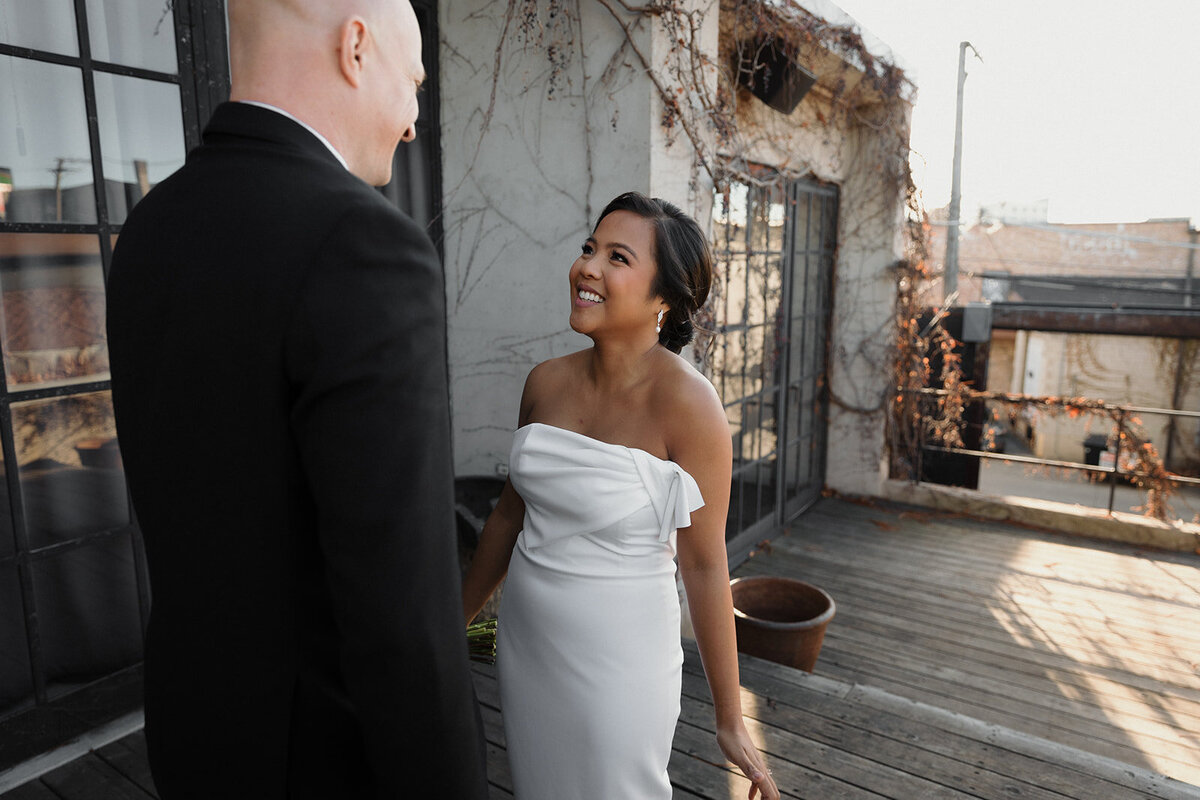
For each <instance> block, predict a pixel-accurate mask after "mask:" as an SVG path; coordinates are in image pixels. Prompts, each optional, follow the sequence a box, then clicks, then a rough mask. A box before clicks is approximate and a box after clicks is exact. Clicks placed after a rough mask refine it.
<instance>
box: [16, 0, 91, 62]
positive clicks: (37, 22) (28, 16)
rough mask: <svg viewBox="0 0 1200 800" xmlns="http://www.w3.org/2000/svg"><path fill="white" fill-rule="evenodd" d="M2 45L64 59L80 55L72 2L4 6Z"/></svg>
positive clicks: (41, 0) (32, 0) (35, 0)
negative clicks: (42, 51)
mask: <svg viewBox="0 0 1200 800" xmlns="http://www.w3.org/2000/svg"><path fill="white" fill-rule="evenodd" d="M0 42H3V43H4V44H12V45H16V46H18V47H32V48H33V49H34V50H46V51H47V52H50V53H60V54H62V55H64V56H77V55H79V37H78V34H77V33H76V31H75V4H74V3H73V2H72V0H23V1H22V0H18V1H17V2H10V1H9V0H4V2H0Z"/></svg>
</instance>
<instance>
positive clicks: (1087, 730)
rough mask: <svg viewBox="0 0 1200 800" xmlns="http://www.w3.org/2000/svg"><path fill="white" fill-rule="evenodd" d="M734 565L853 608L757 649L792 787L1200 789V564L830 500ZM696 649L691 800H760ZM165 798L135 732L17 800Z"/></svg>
mask: <svg viewBox="0 0 1200 800" xmlns="http://www.w3.org/2000/svg"><path fill="white" fill-rule="evenodd" d="M735 574H736V575H760V574H771V575H785V576H789V577H794V578H799V579H801V580H805V581H808V582H810V583H815V584H818V585H820V586H821V587H822V588H824V589H826V590H827V591H829V592H830V593H831V594H832V595H833V596H834V598H835V599H836V601H837V604H838V612H837V616H836V617H835V619H834V620H833V622H832V623H831V624H830V626H829V629H828V631H827V633H826V638H825V645H824V649H823V650H822V651H821V656H820V659H819V660H818V662H817V667H816V671H815V674H813V675H809V674H807V673H803V672H798V671H796V670H792V669H788V668H785V667H780V666H777V665H774V664H770V663H768V662H764V661H760V660H757V659H752V658H746V657H742V659H741V669H742V685H743V706H744V709H745V713H746V716H747V719H748V723H749V727H750V730H751V733H752V735H754V736H755V737H756V738H757V740H758V741H759V743H760V744H761V745H762V746H763V747H764V749H765V750H766V751H767V753H768V758H769V759H770V764H771V767H772V769H773V770H774V773H775V777H776V779H777V782H778V783H779V786H780V788H781V790H783V792H784V793H785V796H788V797H801V798H810V800H830V799H831V798H894V800H913V799H914V798H947V799H950V798H996V799H997V800H999V799H1000V798H1004V799H1005V800H1009V799H1010V798H1014V797H1020V798H1036V799H1039V800H1040V799H1044V800H1063V799H1064V798H1077V799H1078V800H1125V799H1126V798H1129V799H1130V800H1132V798H1163V799H1164V800H1200V787H1198V786H1195V785H1192V784H1197V783H1200V757H1198V754H1200V735H1198V734H1197V731H1200V663H1198V662H1200V557H1197V556H1194V555H1182V554H1176V553H1163V552H1157V551H1147V550H1143V549H1139V548H1137V547H1132V546H1122V545H1114V544H1110V543H1098V542H1094V541H1087V540H1082V539H1077V538H1070V537H1065V536H1059V535H1056V534H1051V533H1045V532H1040V531H1030V530H1026V529H1023V528H1018V527H1014V526H1010V525H1006V524H1003V523H995V522H980V521H976V520H972V519H968V518H964V517H962V516H955V515H949V514H939V513H935V512H927V511H921V510H916V509H912V508H906V507H902V506H895V505H887V504H882V503H880V504H877V505H863V504H855V503H850V502H847V501H844V500H835V499H827V500H823V501H821V502H820V503H818V504H817V505H816V506H815V507H814V508H813V509H812V510H811V511H809V512H808V513H806V514H805V515H804V516H803V517H801V518H800V519H799V520H798V521H797V523H796V524H795V525H794V526H793V527H792V530H791V532H790V533H788V534H787V535H785V536H780V537H779V538H777V539H776V540H774V541H773V542H772V543H771V544H770V545H769V546H768V547H764V548H763V549H762V550H760V551H759V552H758V553H757V554H756V555H755V556H754V557H753V558H751V559H750V560H749V561H748V562H746V563H745V564H743V565H742V566H741V567H740V568H739V569H738V570H737V571H736V573H735ZM685 656H686V657H685V664H684V680H683V704H682V713H681V718H680V723H679V727H678V729H677V731H676V737H675V750H674V753H673V755H672V761H671V777H672V781H673V783H674V785H675V796H676V797H678V798H697V797H702V798H714V799H719V800H725V799H726V798H729V799H730V800H732V798H744V797H745V796H746V792H747V789H748V784H747V782H746V781H745V779H744V778H742V777H741V776H740V775H736V774H734V773H733V772H732V771H730V770H728V769H726V767H725V761H724V758H723V757H722V755H721V753H720V751H719V750H718V749H717V746H716V741H715V737H714V735H713V724H712V702H711V698H710V697H709V693H708V687H707V684H706V683H705V681H704V676H703V670H702V668H701V667H700V660H699V656H698V654H697V653H696V651H695V648H694V646H692V645H690V644H688V645H685ZM475 678H476V687H477V692H478V695H479V698H480V701H481V704H482V706H483V709H482V710H483V720H484V725H485V729H486V735H487V739H488V745H489V764H488V767H489V775H490V777H491V780H492V783H493V787H492V788H493V796H494V797H496V798H507V797H511V794H510V791H511V782H510V780H509V775H508V769H507V764H506V761H505V756H504V732H503V728H502V725H501V717H500V710H499V707H498V706H499V702H498V691H497V687H496V680H495V672H494V670H493V669H491V668H487V667H477V668H476V670H475ZM2 777H3V776H0V778H2ZM2 785H3V784H2V783H0V786H2ZM89 787H90V788H89ZM99 787H103V791H102V792H99V793H98V792H97V789H98V788H99ZM85 789H86V790H85ZM152 792H153V786H152V785H151V784H150V783H149V775H148V772H147V771H146V770H145V761H144V744H143V740H142V739H141V734H140V733H135V734H132V735H130V736H126V737H124V738H122V739H120V740H118V741H116V742H113V743H112V744H109V745H107V746H106V747H104V748H99V749H97V750H96V751H94V752H92V753H89V754H87V755H83V756H81V757H80V758H77V759H75V760H74V761H71V762H70V763H68V764H66V765H64V766H61V767H58V768H57V769H56V770H53V771H51V772H49V773H47V774H45V775H43V776H41V777H40V778H38V779H35V780H33V781H30V782H28V783H25V784H24V785H23V786H21V787H20V788H18V789H15V790H13V791H10V792H8V793H5V794H4V795H3V798H4V800H50V799H51V798H58V799H59V800H76V799H77V798H79V799H80V800H81V799H82V798H84V797H88V798H108V797H112V798H131V799H132V798H137V800H144V799H145V798H148V797H153V793H152ZM614 800H615V799H614Z"/></svg>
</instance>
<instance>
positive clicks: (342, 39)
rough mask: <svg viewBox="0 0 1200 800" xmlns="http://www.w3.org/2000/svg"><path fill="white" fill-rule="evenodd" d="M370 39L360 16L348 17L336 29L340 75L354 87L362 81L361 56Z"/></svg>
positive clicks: (365, 24) (368, 45) (364, 52)
mask: <svg viewBox="0 0 1200 800" xmlns="http://www.w3.org/2000/svg"><path fill="white" fill-rule="evenodd" d="M370 41H371V35H370V32H369V31H368V30H367V23H366V21H365V20H364V19H363V18H362V17H350V18H349V19H348V20H346V21H345V22H343V23H342V27H341V28H339V29H338V67H340V68H341V70H342V77H344V78H345V79H346V82H347V83H349V84H350V85H351V86H353V87H354V88H355V89H357V88H358V87H359V84H360V83H361V82H362V72H363V56H364V55H365V54H366V52H367V50H368V49H369V47H370Z"/></svg>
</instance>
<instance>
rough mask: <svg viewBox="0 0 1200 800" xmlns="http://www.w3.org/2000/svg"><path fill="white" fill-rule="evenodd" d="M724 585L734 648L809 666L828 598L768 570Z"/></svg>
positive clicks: (821, 635)
mask: <svg viewBox="0 0 1200 800" xmlns="http://www.w3.org/2000/svg"><path fill="white" fill-rule="evenodd" d="M729 588H730V590H731V591H732V592H733V618H734V624H735V626H736V627H737V647H738V651H739V652H742V653H745V654H746V655H751V656H757V657H758V658H765V659H766V660H768V661H774V662H775V663H777V664H785V665H787V666H789V667H796V668H798V669H802V670H804V671H805V672H812V671H813V666H815V665H816V663H817V654H818V653H820V652H821V642H822V641H824V639H825V626H826V625H828V624H829V621H830V620H831V619H833V614H834V611H835V606H834V603H833V598H832V597H830V596H829V594H828V593H827V592H825V591H824V590H823V589H819V588H817V587H816V586H812V585H811V584H807V583H804V582H803V581H797V580H792V579H791V578H777V577H773V576H767V575H761V576H755V577H748V578H735V579H733V580H732V581H730V582H729Z"/></svg>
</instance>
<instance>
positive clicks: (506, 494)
mask: <svg viewBox="0 0 1200 800" xmlns="http://www.w3.org/2000/svg"><path fill="white" fill-rule="evenodd" d="M548 372H552V370H550V369H547V366H546V362H543V363H542V364H539V365H537V366H536V367H534V368H533V369H532V370H530V371H529V377H527V378H526V379H525V388H524V389H523V390H522V392H521V410H520V412H519V414H518V418H517V425H518V427H520V426H522V425H527V424H528V423H529V421H530V420H531V419H532V418H533V412H534V407H535V406H536V405H537V398H538V397H539V396H540V395H542V394H543V393H544V392H545V388H544V387H545V385H546V383H547V373H548ZM524 524H525V501H524V500H522V499H521V495H519V494H517V490H516V489H514V488H513V485H512V481H511V480H507V481H505V482H504V488H503V489H502V490H501V491H500V499H499V500H498V501H497V503H496V507H495V508H494V509H492V513H491V514H489V515H488V518H487V521H486V522H485V523H484V524H483V530H482V531H480V533H479V545H478V546H477V547H476V548H475V556H474V557H473V558H472V559H471V566H470V567H468V568H467V574H466V576H465V577H464V578H463V586H462V599H463V614H464V615H465V616H466V624H467V625H470V624H471V620H473V619H475V616H476V615H477V614H478V613H479V612H480V611H481V610H482V609H483V606H484V604H485V603H487V601H488V598H489V597H491V596H492V592H494V591H496V587H497V586H499V585H500V581H502V580H503V579H504V576H505V575H507V574H508V562H509V561H510V560H511V559H512V551H513V547H515V546H516V544H517V536H518V535H519V534H520V533H521V527H522V526H523V525H524Z"/></svg>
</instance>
